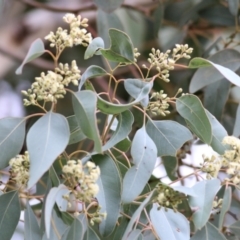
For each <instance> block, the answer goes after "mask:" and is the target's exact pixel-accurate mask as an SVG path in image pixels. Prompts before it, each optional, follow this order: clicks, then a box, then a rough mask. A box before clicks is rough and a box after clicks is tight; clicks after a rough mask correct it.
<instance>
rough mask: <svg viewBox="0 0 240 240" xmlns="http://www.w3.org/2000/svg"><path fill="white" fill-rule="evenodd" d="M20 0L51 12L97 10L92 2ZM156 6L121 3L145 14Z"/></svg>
mask: <svg viewBox="0 0 240 240" xmlns="http://www.w3.org/2000/svg"><path fill="white" fill-rule="evenodd" d="M20 2H22V3H24V4H27V5H29V6H32V7H35V8H41V9H45V10H48V11H52V12H71V13H78V12H84V11H89V10H97V6H96V5H95V4H94V3H92V2H89V3H86V4H84V5H82V6H79V7H75V8H67V7H58V6H54V5H49V4H44V3H41V2H37V1H35V0H20ZM150 5H151V4H150ZM156 6H157V4H155V3H154V4H153V5H151V6H150V7H148V8H147V7H146V6H139V5H138V6H134V5H131V4H126V3H123V4H122V7H124V8H128V9H133V10H135V11H138V12H141V13H143V14H145V15H149V13H150V11H152V10H153V9H154V8H155V7H156Z"/></svg>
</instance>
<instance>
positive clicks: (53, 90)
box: [22, 60, 81, 106]
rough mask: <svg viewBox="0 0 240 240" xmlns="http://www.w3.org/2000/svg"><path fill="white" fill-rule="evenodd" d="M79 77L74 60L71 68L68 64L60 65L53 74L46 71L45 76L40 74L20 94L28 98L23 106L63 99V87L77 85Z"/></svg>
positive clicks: (64, 91) (64, 92)
mask: <svg viewBox="0 0 240 240" xmlns="http://www.w3.org/2000/svg"><path fill="white" fill-rule="evenodd" d="M80 77H81V75H80V70H79V69H78V66H77V64H76V61H75V60H73V61H72V64H71V68H70V67H69V65H68V64H64V65H63V64H62V63H60V64H59V67H58V68H56V69H55V72H53V71H48V73H47V74H45V73H44V72H42V73H41V76H40V77H36V78H35V80H36V81H35V82H34V83H33V84H32V86H31V88H30V89H28V90H27V91H22V94H23V95H25V96H26V97H28V99H24V100H23V103H24V105H25V106H29V105H36V104H37V102H38V101H45V102H53V103H56V102H57V99H59V98H63V97H64V95H65V94H66V90H65V89H64V86H68V85H69V83H71V82H72V83H73V84H74V85H78V80H79V79H80Z"/></svg>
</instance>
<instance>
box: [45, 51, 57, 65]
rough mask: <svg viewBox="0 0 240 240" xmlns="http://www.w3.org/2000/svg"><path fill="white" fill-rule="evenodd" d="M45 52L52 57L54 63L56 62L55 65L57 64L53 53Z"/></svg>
mask: <svg viewBox="0 0 240 240" xmlns="http://www.w3.org/2000/svg"><path fill="white" fill-rule="evenodd" d="M44 52H45V53H48V54H49V55H50V56H51V57H52V59H53V61H54V63H55V61H56V57H55V56H54V55H53V53H52V52H51V51H49V50H45V51H44Z"/></svg>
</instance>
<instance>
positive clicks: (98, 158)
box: [92, 155, 122, 236]
mask: <svg viewBox="0 0 240 240" xmlns="http://www.w3.org/2000/svg"><path fill="white" fill-rule="evenodd" d="M92 159H93V161H94V162H95V163H96V164H97V165H98V166H99V168H100V170H101V175H100V178H99V179H98V182H97V183H98V186H99V192H98V194H97V196H96V197H97V199H98V202H99V205H100V206H101V211H102V212H106V213H107V217H106V219H105V220H103V221H102V222H101V224H100V232H101V234H103V235H104V236H108V235H109V234H111V232H112V231H113V230H114V227H115V225H116V222H117V219H118V216H119V211H120V206H121V191H122V186H121V177H120V173H119V171H118V168H117V166H116V165H115V163H114V161H113V159H111V158H110V157H109V156H108V155H94V156H92Z"/></svg>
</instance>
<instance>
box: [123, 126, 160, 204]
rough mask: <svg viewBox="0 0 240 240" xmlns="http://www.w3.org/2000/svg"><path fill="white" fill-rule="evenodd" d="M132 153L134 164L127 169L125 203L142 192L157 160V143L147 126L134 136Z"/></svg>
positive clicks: (124, 182) (124, 189)
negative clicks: (149, 134)
mask: <svg viewBox="0 0 240 240" xmlns="http://www.w3.org/2000/svg"><path fill="white" fill-rule="evenodd" d="M131 155H132V159H133V163H134V166H133V167H131V168H130V169H129V170H128V171H127V173H126V174H125V176H124V179H123V193H122V201H123V202H124V203H130V202H132V201H133V200H134V199H135V198H136V197H137V196H138V195H139V194H140V193H141V192H142V190H143V189H144V187H145V185H146V184H147V182H148V180H149V178H150V177H151V175H152V172H153V169H154V166H155V163H156V160H157V148H156V145H155V144H154V142H153V140H152V139H151V138H150V137H149V136H148V134H147V132H146V129H145V126H144V127H142V128H140V129H139V130H138V131H137V132H136V134H135V136H134V138H133V141H132V147H131Z"/></svg>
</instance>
